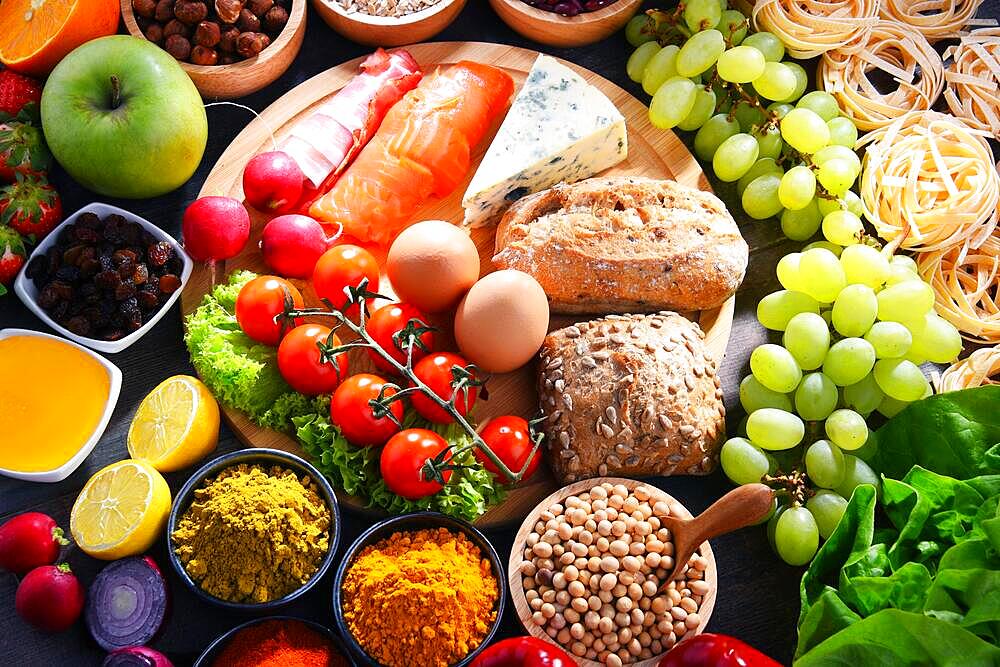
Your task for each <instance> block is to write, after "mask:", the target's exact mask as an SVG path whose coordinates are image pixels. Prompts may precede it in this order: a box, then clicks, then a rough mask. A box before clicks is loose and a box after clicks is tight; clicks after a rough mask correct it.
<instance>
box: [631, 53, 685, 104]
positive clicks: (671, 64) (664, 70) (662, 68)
mask: <svg viewBox="0 0 1000 667" xmlns="http://www.w3.org/2000/svg"><path fill="white" fill-rule="evenodd" d="M680 50H681V49H680V47H679V46H677V45H675V44H669V45H667V46H664V47H663V48H662V49H660V50H659V51H657V52H656V53H653V54H652V55H650V56H649V60H648V62H647V63H646V67H645V69H644V70H643V72H642V89H643V90H645V91H646V94H647V95H655V94H656V91H657V90H659V89H660V86H662V85H663V83H664V82H665V81H666V80H667V79H672V78H674V77H675V76H677V53H678V52H679V51H680ZM636 51H637V52H638V49H636ZM633 55H635V54H633ZM625 67H626V68H627V67H628V65H627V64H626V66H625Z"/></svg>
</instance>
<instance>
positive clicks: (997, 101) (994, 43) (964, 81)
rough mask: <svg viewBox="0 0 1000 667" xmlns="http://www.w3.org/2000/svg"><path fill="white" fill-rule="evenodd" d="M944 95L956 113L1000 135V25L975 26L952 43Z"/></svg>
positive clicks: (975, 124) (948, 54) (947, 51)
mask: <svg viewBox="0 0 1000 667" xmlns="http://www.w3.org/2000/svg"><path fill="white" fill-rule="evenodd" d="M944 56H945V58H951V59H952V62H951V64H950V65H949V66H948V69H947V71H946V72H945V73H944V77H945V80H947V82H948V84H949V85H948V90H946V91H945V93H944V99H945V100H946V101H947V102H948V108H949V109H951V112H952V113H953V114H955V115H956V116H960V117H961V118H964V119H965V120H966V121H968V123H969V124H970V125H972V126H973V127H976V128H979V129H981V130H988V131H990V132H992V133H993V136H994V137H997V138H1000V28H982V29H980V30H973V31H972V32H971V33H969V34H968V35H965V36H963V37H962V40H961V41H960V42H959V43H958V44H956V45H954V46H949V47H948V48H947V49H946V50H945V52H944Z"/></svg>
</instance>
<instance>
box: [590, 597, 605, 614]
mask: <svg viewBox="0 0 1000 667" xmlns="http://www.w3.org/2000/svg"><path fill="white" fill-rule="evenodd" d="M603 606H604V601H603V600H601V598H600V597H598V596H597V595H591V596H590V597H589V598H587V608H588V609H590V610H592V611H597V610H598V609H600V608H601V607H603Z"/></svg>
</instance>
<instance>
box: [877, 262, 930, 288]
mask: <svg viewBox="0 0 1000 667" xmlns="http://www.w3.org/2000/svg"><path fill="white" fill-rule="evenodd" d="M911 280H915V281H917V282H923V281H922V280H921V279H920V276H918V275H917V274H916V273H914V272H913V271H910V270H909V269H908V268H906V267H905V266H900V265H899V264H896V265H892V264H890V265H889V276H888V277H887V278H886V279H885V286H886V287H892V286H893V285H898V284H899V283H908V282H910V281H911Z"/></svg>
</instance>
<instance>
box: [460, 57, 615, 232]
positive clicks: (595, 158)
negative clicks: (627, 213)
mask: <svg viewBox="0 0 1000 667" xmlns="http://www.w3.org/2000/svg"><path fill="white" fill-rule="evenodd" d="M627 155H628V136H627V132H626V129H625V118H624V117H623V116H622V114H621V112H620V111H618V109H617V107H615V105H614V104H613V103H612V102H611V100H609V99H608V98H607V96H605V95H604V93H602V92H601V91H599V90H598V89H597V88H595V87H594V86H592V85H590V84H589V83H587V82H586V81H584V80H583V78H581V77H580V75H578V74H577V73H576V72H574V71H573V70H571V69H570V68H568V67H566V66H565V65H563V64H561V63H559V62H558V61H557V60H556V59H555V58H552V57H550V56H546V55H544V54H543V55H539V56H538V59H537V60H535V64H534V65H533V66H532V67H531V71H530V72H529V73H528V78H527V80H526V81H525V83H524V86H523V87H522V88H521V91H520V92H519V93H518V94H517V97H516V98H515V99H514V103H513V104H512V105H511V108H510V111H509V112H508V113H507V117H506V118H505V119H504V121H503V124H502V125H501V126H500V129H499V130H498V131H497V135H496V137H495V138H494V139H493V143H492V144H490V147H489V150H488V151H487V152H486V156H485V157H484V158H483V161H482V162H481V163H480V165H479V169H478V170H477V171H476V174H475V175H474V176H473V177H472V182H471V183H470V184H469V187H468V189H467V190H466V191H465V196H464V197H463V198H462V207H463V208H464V209H465V224H466V225H471V226H473V227H480V226H483V225H485V224H487V223H489V222H495V221H496V220H495V217H496V215H497V214H499V213H501V212H502V211H503V210H504V209H505V208H506V207H507V206H509V205H510V204H511V203H513V202H514V201H516V200H518V199H520V198H521V197H523V196H525V195H527V194H531V193H534V192H538V191H540V190H544V189H545V188H548V187H551V186H553V185H555V184H556V183H559V182H567V183H572V182H575V181H578V180H581V179H584V178H589V177H590V176H593V175H594V174H596V173H598V172H601V171H603V170H605V169H607V168H609V167H612V166H614V165H616V164H618V163H619V162H621V161H622V160H624V159H625V157H626V156H627Z"/></svg>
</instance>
